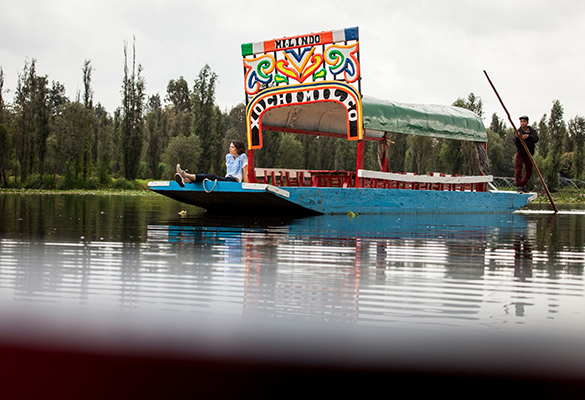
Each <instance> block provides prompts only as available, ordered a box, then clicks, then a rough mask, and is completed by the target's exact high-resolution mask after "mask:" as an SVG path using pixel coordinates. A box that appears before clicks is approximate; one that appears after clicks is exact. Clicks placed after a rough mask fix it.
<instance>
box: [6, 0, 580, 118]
mask: <svg viewBox="0 0 585 400" xmlns="http://www.w3.org/2000/svg"><path fill="white" fill-rule="evenodd" d="M0 16H1V22H0V38H1V39H0V66H1V67H2V68H3V70H4V75H5V83H4V88H5V90H6V89H8V90H10V93H7V94H6V93H5V98H6V99H7V100H11V98H12V94H13V93H14V90H15V89H16V86H17V80H18V74H19V73H21V72H22V70H23V67H24V64H25V61H26V60H30V59H32V58H34V59H36V60H37V73H38V74H39V75H48V77H49V80H50V81H53V80H55V81H59V82H61V83H63V84H64V85H65V88H66V91H67V96H68V97H69V98H71V99H75V97H76V93H77V92H78V91H81V90H82V87H83V85H82V67H83V64H84V61H85V60H86V59H88V60H91V64H92V65H93V67H94V69H95V70H94V72H93V90H94V92H95V94H94V102H95V103H97V102H100V103H102V105H103V106H104V107H105V108H106V109H107V110H108V111H109V112H113V111H114V109H115V108H116V107H118V106H119V105H120V103H121V97H120V88H121V84H122V78H123V65H124V53H123V49H124V42H125V41H127V42H128V44H129V48H130V49H131V45H132V38H133V37H135V38H136V61H137V63H140V64H142V66H143V68H144V71H143V76H144V77H145V78H146V84H147V93H148V95H152V94H155V93H159V94H160V95H161V98H164V96H165V94H166V86H167V84H168V82H169V80H170V79H176V78H178V77H179V76H183V77H184V78H185V79H186V80H187V81H188V82H189V85H190V86H191V87H192V84H193V80H194V79H195V78H196V76H197V74H198V73H199V71H200V70H201V68H202V67H203V66H204V65H205V64H209V65H210V67H211V69H212V70H213V71H214V72H215V73H217V75H218V76H219V83H218V85H217V89H216V102H217V103H218V104H219V105H220V106H221V107H222V109H229V108H231V107H232V106H234V105H236V104H238V103H239V102H241V101H243V100H244V94H243V93H244V84H243V67H242V61H241V53H240V45H241V44H242V43H247V42H254V41H264V40H269V39H274V38H281V37H284V36H294V35H299V34H306V33H311V32H321V31H327V30H332V29H341V28H349V27H354V26H357V27H359V34H360V51H361V52H360V59H361V71H362V92H363V94H366V95H369V96H373V97H378V98H383V99H388V100H393V101H398V102H404V103H420V104H451V103H452V102H453V101H455V100H456V99H457V98H458V97H467V95H468V94H469V93H470V92H474V93H475V94H476V96H479V97H481V98H482V100H483V102H484V111H485V117H486V118H485V120H484V123H485V124H486V126H489V123H490V120H491V115H492V113H494V112H497V113H498V115H499V116H500V117H505V113H504V112H503V110H502V108H501V106H500V105H499V103H498V102H497V98H496V97H495V95H494V93H493V91H492V89H491V88H490V86H489V84H488V82H487V80H486V78H485V76H484V75H483V70H484V69H485V70H487V72H488V73H489V75H490V78H491V79H492V81H493V82H494V84H495V85H496V88H497V89H498V91H499V92H500V95H501V96H502V98H503V100H504V102H505V104H506V106H507V108H508V110H509V111H510V113H511V114H512V116H513V117H514V119H515V121H514V122H515V123H516V121H517V117H518V116H520V115H521V114H528V115H529V116H530V117H531V122H533V121H534V120H539V119H540V117H541V116H542V115H543V114H544V113H547V114H550V109H551V106H552V102H553V100H555V99H558V100H560V101H561V103H562V105H563V106H564V109H565V120H566V121H568V120H569V119H570V118H573V117H574V116H575V115H577V114H578V115H585V102H584V100H583V99H584V96H583V93H584V92H585V51H584V50H585V48H584V47H585V44H584V41H585V39H584V38H585V2H584V1H581V0H555V1H550V0H530V1H528V0H526V1H525V0H521V1H514V0H490V1H485V0H482V1H475V0H450V1H449V0H428V1H424V0H408V1H406V0H405V1H392V0H386V1H370V0H358V1H355V0H353V1H348V0H336V1H319V0H313V1H305V0H297V1H294V2H275V1H271V2H268V1H257V0H246V1H240V0H229V1H224V0H209V1H208V0H201V1H198V0H165V1H161V0H159V1H152V0H139V1H138V0H137V1H134V0H132V1H130V0H100V1H83V0H0Z"/></svg>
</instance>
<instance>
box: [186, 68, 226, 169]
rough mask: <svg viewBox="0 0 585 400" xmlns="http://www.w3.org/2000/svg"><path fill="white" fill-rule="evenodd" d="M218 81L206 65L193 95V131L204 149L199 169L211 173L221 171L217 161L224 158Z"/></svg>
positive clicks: (196, 83) (195, 85) (196, 81)
mask: <svg viewBox="0 0 585 400" xmlns="http://www.w3.org/2000/svg"><path fill="white" fill-rule="evenodd" d="M216 82H217V74H216V73H215V72H213V71H212V70H211V68H210V67H209V65H205V66H204V67H203V68H202V69H201V71H200V72H199V76H198V77H197V79H195V84H194V86H193V92H192V95H191V110H192V113H193V133H194V134H195V135H196V136H197V137H199V139H200V141H201V150H202V151H201V157H200V158H199V165H198V170H199V171H202V172H211V173H219V171H218V170H217V165H218V164H217V163H218V159H219V160H220V162H221V160H222V158H221V153H220V147H221V139H222V137H223V134H222V133H221V132H219V131H218V123H219V119H220V118H221V113H218V111H219V110H218V109H217V108H216V106H215V84H216ZM214 166H215V168H214Z"/></svg>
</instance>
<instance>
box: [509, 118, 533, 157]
mask: <svg viewBox="0 0 585 400" xmlns="http://www.w3.org/2000/svg"><path fill="white" fill-rule="evenodd" d="M527 129H528V132H525V131H523V130H522V128H520V129H518V132H520V134H521V135H524V134H526V133H528V137H527V138H526V139H524V142H525V143H526V147H528V150H530V154H532V155H534V145H535V144H536V142H538V133H536V131H535V130H534V129H533V128H532V127H531V126H530V125H529V126H528V127H527ZM514 144H515V145H516V151H517V152H518V153H520V154H522V155H523V156H524V157H528V154H526V150H524V146H522V143H521V142H520V139H518V138H517V137H516V135H514Z"/></svg>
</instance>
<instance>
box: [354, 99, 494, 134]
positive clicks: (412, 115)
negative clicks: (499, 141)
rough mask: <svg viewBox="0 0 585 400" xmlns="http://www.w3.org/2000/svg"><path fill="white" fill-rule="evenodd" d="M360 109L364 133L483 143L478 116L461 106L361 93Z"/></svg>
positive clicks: (481, 125) (482, 128)
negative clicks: (409, 102) (407, 100)
mask: <svg viewBox="0 0 585 400" xmlns="http://www.w3.org/2000/svg"><path fill="white" fill-rule="evenodd" d="M362 110H363V115H364V128H365V130H366V132H365V133H366V135H367V136H374V137H375V136H381V135H383V133H384V132H393V133H406V134H411V135H419V136H431V137H437V138H446V139H457V140H469V141H474V142H487V133H486V130H485V126H484V125H483V122H482V120H481V118H480V117H478V116H477V115H476V114H474V113H473V112H471V111H469V110H467V109H465V108H461V107H455V106H440V105H423V104H403V103H396V102H393V101H388V100H380V99H375V98H373V97H369V96H363V99H362Z"/></svg>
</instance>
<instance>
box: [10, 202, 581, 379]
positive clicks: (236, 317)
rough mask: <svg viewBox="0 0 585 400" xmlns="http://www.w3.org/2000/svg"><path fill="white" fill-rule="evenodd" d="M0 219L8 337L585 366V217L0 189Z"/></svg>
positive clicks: (578, 214)
mask: <svg viewBox="0 0 585 400" xmlns="http://www.w3.org/2000/svg"><path fill="white" fill-rule="evenodd" d="M183 210H185V211H186V215H181V214H180V212H181V211H183ZM0 211H1V215H2V223H1V226H0V318H1V319H2V320H3V321H5V322H7V321H10V324H6V323H4V324H3V326H2V327H1V328H0V333H1V334H2V335H5V336H10V337H14V336H16V337H21V336H22V337H26V338H29V337H30V338H31V339H30V340H37V339H38V336H39V330H38V328H40V327H41V328H42V332H43V335H42V338H43V339H46V338H47V337H49V338H51V340H57V341H58V340H65V339H62V338H67V340H69V339H71V336H73V334H71V332H75V340H80V339H79V338H80V336H86V337H92V338H93V339H94V344H95V342H96V341H97V342H99V343H102V342H103V341H107V340H106V339H104V335H98V334H97V333H96V332H102V333H104V332H106V333H108V332H110V333H111V332H117V334H118V335H119V336H123V337H125V338H127V339H128V340H126V341H125V342H124V340H122V341H123V342H124V345H128V342H131V344H132V343H136V342H141V341H147V342H149V343H159V342H161V341H163V340H164V341H165V346H171V347H172V346H177V347H180V346H189V345H192V343H191V344H189V340H191V339H192V338H193V337H198V338H200V339H201V338H202V337H203V338H205V339H201V340H202V341H203V342H205V343H208V342H211V343H214V344H215V346H216V347H215V351H219V352H222V351H227V350H226V348H229V349H230V351H231V352H238V351H243V350H242V349H240V348H239V347H238V346H237V345H236V344H234V337H232V336H229V335H230V333H228V332H232V333H233V332H239V334H241V336H239V337H248V338H250V337H253V338H258V337H261V338H262V340H268V341H270V340H272V339H273V338H274V336H275V335H276V336H279V337H281V335H282V336H287V335H288V337H289V338H291V337H292V339H291V340H295V338H297V339H298V338H299V337H302V338H303V339H302V340H304V341H307V342H310V338H315V341H314V343H327V340H326V339H324V338H323V332H326V333H327V334H328V335H331V336H329V337H338V336H336V335H342V338H339V337H338V339H339V340H340V341H342V342H343V340H350V341H351V340H353V342H352V343H356V341H359V340H360V339H357V338H361V339H363V338H364V337H369V336H368V335H373V336H372V337H375V338H377V339H372V341H371V342H370V343H376V340H380V341H384V343H385V345H386V346H388V345H390V344H392V343H400V341H401V340H402V341H408V340H409V339H411V338H412V337H422V338H428V337H433V338H436V337H453V336H454V335H455V336H458V337H463V338H477V337H481V338H482V340H483V341H484V342H485V343H487V342H489V341H490V340H491V339H494V338H495V339H498V338H502V340H503V339H504V338H505V339H506V340H508V339H518V338H528V337H530V338H540V339H539V340H550V341H551V342H552V343H556V344H560V343H573V347H571V346H569V347H567V348H566V349H565V350H566V354H565V353H563V357H564V359H563V361H566V359H567V357H570V355H571V354H573V355H575V356H578V357H577V359H576V362H577V363H578V364H579V362H581V363H580V364H579V365H578V366H577V367H575V368H577V371H576V370H575V368H572V367H571V371H573V373H576V372H579V373H584V372H585V369H583V367H584V365H585V364H583V362H582V361H583V360H585V352H584V349H585V346H583V347H580V345H581V344H584V343H585V342H583V340H582V339H580V338H581V337H582V336H583V333H582V332H583V331H584V330H585V282H584V278H583V268H584V265H585V212H584V210H583V209H581V210H578V209H577V210H575V209H574V208H570V209H568V210H564V211H562V212H561V213H560V214H558V215H553V214H551V213H550V212H548V211H538V210H532V211H528V212H525V213H520V214H518V213H516V214H501V215H458V214H452V215H390V216H366V215H358V216H357V217H355V218H350V217H348V216H346V215H341V216H318V217H309V218H303V219H287V218H277V219H262V218H234V217H229V218H220V217H211V216H207V215H205V214H203V213H201V211H199V210H198V209H197V208H194V207H190V206H186V205H184V204H181V203H178V202H176V201H173V200H169V199H166V198H164V197H162V196H121V195H111V196H108V195H99V196H93V195H54V194H50V195H39V194H0ZM47 326H48V328H47ZM218 327H220V328H218ZM120 331H122V332H124V334H122V335H120ZM345 334H347V336H343V335H345ZM226 335H227V336H226ZM364 335H365V336H364ZM105 336H108V335H105ZM169 337H173V339H172V340H168V338H169ZM218 337H219V339H218ZM35 338H36V339H35ZM381 338H383V339H381ZM391 338H394V339H395V341H396V342H391V341H390V339H391ZM110 339H111V337H110ZM108 340H109V339H108ZM217 340H219V344H218V342H217ZM250 340H251V341H252V340H253V339H250ZM299 340H300V339H299ZM471 340H472V339H470V341H471ZM535 340H536V339H535ZM170 342H173V343H174V344H169V343H170ZM236 342H237V341H236ZM422 342H424V340H423V341H422ZM102 344H103V343H102ZM179 344H180V345H179ZM419 344H420V342H419ZM257 345H258V346H260V345H262V344H257ZM361 345H362V346H366V347H367V346H368V343H365V344H364V343H362V344H361ZM418 346H419V345H417V348H418ZM382 347H383V346H382ZM344 348H345V349H346V348H347V346H345V347H344ZM246 349H247V350H246V351H251V350H250V348H249V347H246ZM281 350H282V348H281ZM371 350H372V355H373V354H378V353H376V351H375V349H371ZM575 351H576V353H575ZM294 353H295V351H294V350H290V354H289V356H291V355H292V356H294ZM365 353H367V351H366V350H364V351H363V352H361V353H360V354H365ZM382 353H383V351H382V352H381V353H380V354H382ZM555 354H557V356H558V353H555ZM579 360H581V361H579ZM569 364H570V363H569ZM563 365H565V367H567V365H568V364H567V363H563Z"/></svg>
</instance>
